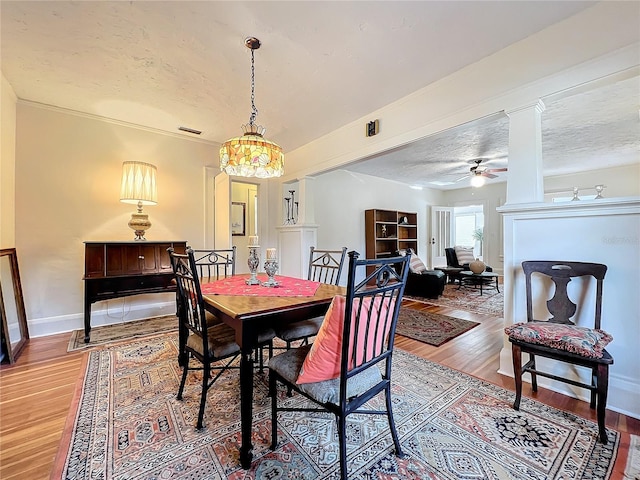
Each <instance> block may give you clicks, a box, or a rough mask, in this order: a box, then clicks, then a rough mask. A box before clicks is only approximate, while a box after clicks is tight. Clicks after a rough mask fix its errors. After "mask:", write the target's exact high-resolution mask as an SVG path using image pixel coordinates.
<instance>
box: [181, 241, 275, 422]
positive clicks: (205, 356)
mask: <svg viewBox="0 0 640 480" xmlns="http://www.w3.org/2000/svg"><path fill="white" fill-rule="evenodd" d="M169 258H170V259H171V266H172V267H173V272H174V274H175V278H176V283H177V287H178V298H179V303H180V308H179V321H180V324H181V328H183V329H184V331H186V332H187V337H186V341H185V344H184V346H183V347H181V348H184V352H185V354H186V357H185V358H184V362H183V364H182V367H183V370H182V379H181V381H180V387H179V388H178V395H177V398H178V400H182V394H183V392H184V387H185V383H186V380H187V375H188V373H189V371H192V370H200V371H202V388H201V393H200V409H199V411H198V421H197V424H196V427H197V428H198V429H201V428H202V427H203V419H204V409H205V405H206V399H207V391H208V390H209V388H211V386H212V385H213V384H214V383H215V381H216V380H217V379H218V378H219V377H220V375H222V374H223V373H224V372H225V371H226V370H228V369H231V368H235V369H237V368H239V367H238V366H235V365H233V362H234V360H235V359H236V357H237V356H238V355H239V353H240V347H239V346H238V344H237V343H236V342H235V331H234V330H233V328H231V327H229V326H228V325H226V324H224V323H219V324H216V325H209V324H208V323H207V320H206V314H205V311H206V310H205V307H204V299H203V297H202V290H201V288H200V278H199V271H198V266H197V264H196V259H195V256H194V251H193V250H192V249H190V248H187V252H186V254H184V255H183V254H178V253H176V252H175V251H173V249H169ZM273 335H274V333H273V331H271V332H265V334H263V335H260V336H259V337H258V344H259V345H265V344H270V343H271V341H272V339H273ZM191 359H195V360H197V361H198V362H199V363H198V366H193V367H192V366H191ZM221 360H226V363H223V364H216V362H219V361H221ZM214 371H217V373H216V375H215V376H213V378H212V372H214Z"/></svg>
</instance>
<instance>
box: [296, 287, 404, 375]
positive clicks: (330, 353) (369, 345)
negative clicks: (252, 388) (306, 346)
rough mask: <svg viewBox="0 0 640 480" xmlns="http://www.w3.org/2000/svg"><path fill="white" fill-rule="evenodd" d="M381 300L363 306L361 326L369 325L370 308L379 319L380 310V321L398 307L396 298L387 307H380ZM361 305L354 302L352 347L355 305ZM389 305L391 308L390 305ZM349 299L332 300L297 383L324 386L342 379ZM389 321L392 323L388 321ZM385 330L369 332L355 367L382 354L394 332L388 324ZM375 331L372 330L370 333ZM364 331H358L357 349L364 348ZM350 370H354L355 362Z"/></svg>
mask: <svg viewBox="0 0 640 480" xmlns="http://www.w3.org/2000/svg"><path fill="white" fill-rule="evenodd" d="M381 301H382V299H381V298H380V297H376V299H375V301H374V302H373V307H372V301H371V297H367V298H365V300H364V301H363V305H362V312H361V314H360V324H361V325H364V323H365V322H366V317H367V315H365V312H368V311H369V310H370V309H371V308H373V309H374V311H373V312H372V315H373V316H374V317H375V318H377V313H378V309H381V314H380V317H381V318H385V317H386V315H387V312H388V309H389V308H391V311H393V308H394V306H395V298H394V299H393V301H392V302H388V301H387V302H385V305H381ZM358 303H359V300H358V299H356V300H354V308H353V315H352V320H351V321H352V326H351V335H352V337H351V340H350V345H352V344H353V339H354V337H353V336H354V335H355V327H354V324H355V320H356V319H355V316H356V315H355V314H356V305H357V304H358ZM389 303H390V304H389ZM345 304H346V298H345V297H344V296H342V295H338V296H336V297H334V298H333V301H332V302H331V305H330V306H329V310H327V313H326V314H325V317H324V320H323V322H322V326H321V327H320V330H319V331H318V335H317V336H316V339H315V340H314V342H313V345H312V346H311V349H310V350H309V353H308V354H307V356H306V358H305V359H304V363H303V364H302V368H301V370H300V374H299V375H298V380H297V382H296V383H313V382H322V381H324V380H331V379H334V378H338V377H339V376H340V362H341V359H342V332H343V328H344V311H345ZM389 320H390V319H389ZM387 323H388V325H386V328H385V329H384V331H383V330H380V331H378V332H377V334H374V332H369V337H368V338H366V349H361V350H360V351H358V352H357V354H356V355H357V358H356V359H355V363H356V364H357V365H360V364H361V363H362V362H363V361H364V360H365V356H366V357H367V359H370V358H371V357H372V356H373V355H372V352H374V351H375V352H379V351H380V348H381V347H382V345H383V343H384V342H385V341H386V340H387V337H388V336H389V330H390V329H391V321H389V322H387ZM371 330H373V329H371ZM365 333H366V332H365V328H358V345H364V344H365ZM351 367H353V362H352V365H351Z"/></svg>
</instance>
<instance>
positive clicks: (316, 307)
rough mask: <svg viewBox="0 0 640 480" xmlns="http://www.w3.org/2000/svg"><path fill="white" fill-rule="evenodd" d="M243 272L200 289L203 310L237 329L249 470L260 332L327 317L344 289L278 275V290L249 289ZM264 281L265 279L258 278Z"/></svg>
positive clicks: (244, 459)
mask: <svg viewBox="0 0 640 480" xmlns="http://www.w3.org/2000/svg"><path fill="white" fill-rule="evenodd" d="M248 278H249V275H248V274H246V275H245V274H239V275H233V276H231V277H227V278H225V279H222V280H217V281H214V282H209V283H204V284H202V285H201V288H202V295H203V299H204V304H205V308H206V309H207V310H208V311H209V312H211V313H212V314H213V315H215V316H216V317H218V318H219V319H220V320H221V321H222V322H224V323H226V324H227V325H229V326H230V327H232V328H233V329H234V331H235V340H236V343H237V344H238V345H239V346H240V422H241V428H240V434H241V445H240V465H241V466H242V468H244V469H249V468H250V467H251V461H252V459H253V453H252V449H253V445H252V443H251V430H252V423H253V372H254V359H253V352H254V349H255V348H256V346H257V339H258V334H259V333H260V332H262V331H264V330H266V329H269V328H274V327H278V326H280V325H285V324H287V323H292V322H295V321H299V320H302V319H304V318H311V317H316V316H320V315H324V314H325V312H326V311H327V310H328V308H329V305H330V304H331V301H332V300H333V297H334V296H336V295H344V294H345V293H346V288H345V287H342V286H336V285H329V284H325V283H319V282H312V281H309V280H303V279H299V278H293V277H286V276H276V277H275V279H276V281H277V283H278V285H277V286H275V287H274V286H271V287H268V286H264V285H261V284H259V285H247V284H246V279H248ZM258 279H259V280H261V281H262V282H264V281H266V280H267V276H266V275H263V276H261V275H258Z"/></svg>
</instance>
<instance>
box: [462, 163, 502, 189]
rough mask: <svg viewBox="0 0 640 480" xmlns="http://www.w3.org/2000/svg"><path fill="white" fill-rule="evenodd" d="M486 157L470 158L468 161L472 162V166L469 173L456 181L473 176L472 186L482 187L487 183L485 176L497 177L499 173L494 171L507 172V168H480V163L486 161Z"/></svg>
mask: <svg viewBox="0 0 640 480" xmlns="http://www.w3.org/2000/svg"><path fill="white" fill-rule="evenodd" d="M486 160H487V159H485V158H476V159H474V160H469V161H468V162H467V163H470V164H471V165H472V166H471V168H469V173H467V174H466V175H465V176H464V177H460V178H459V179H458V180H456V182H459V181H461V180H464V179H465V178H468V177H471V186H472V187H481V186H482V185H484V183H485V181H486V180H485V178H497V175H494V173H500V172H506V171H507V169H506V168H480V164H481V163H482V162H483V161H486Z"/></svg>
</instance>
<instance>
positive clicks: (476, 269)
mask: <svg viewBox="0 0 640 480" xmlns="http://www.w3.org/2000/svg"><path fill="white" fill-rule="evenodd" d="M485 268H487V266H486V265H485V264H484V262H483V261H482V260H480V259H479V258H476V259H475V260H474V261H473V262H469V270H471V271H472V272H473V273H475V274H476V275H477V274H480V273H482V272H484V270H485Z"/></svg>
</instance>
